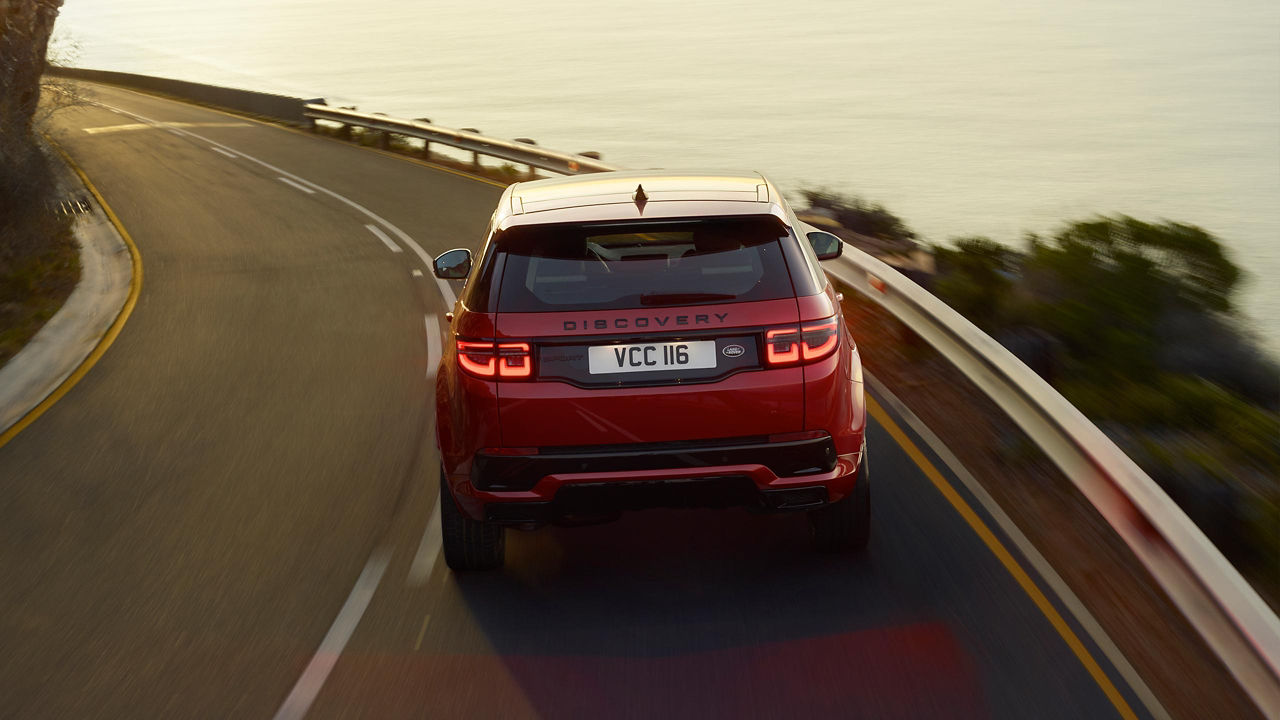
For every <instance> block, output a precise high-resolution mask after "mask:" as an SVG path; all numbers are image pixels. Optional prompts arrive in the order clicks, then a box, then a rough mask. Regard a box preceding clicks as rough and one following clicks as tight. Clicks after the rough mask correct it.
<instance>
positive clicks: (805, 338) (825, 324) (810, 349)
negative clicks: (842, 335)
mask: <svg viewBox="0 0 1280 720" xmlns="http://www.w3.org/2000/svg"><path fill="white" fill-rule="evenodd" d="M839 328H840V323H838V322H837V321H836V318H834V317H829V318H827V319H826V320H819V321H818V322H816V323H807V324H805V325H801V326H800V334H801V339H800V354H801V355H802V356H803V357H804V361H805V362H810V361H812V360H821V359H822V358H824V357H826V356H828V355H830V354H831V353H833V352H835V349H836V342H837V341H838V340H839V336H838V335H837V334H836V333H837V331H838V330H839Z"/></svg>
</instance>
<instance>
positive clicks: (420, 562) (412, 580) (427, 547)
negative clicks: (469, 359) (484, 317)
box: [405, 315, 441, 587]
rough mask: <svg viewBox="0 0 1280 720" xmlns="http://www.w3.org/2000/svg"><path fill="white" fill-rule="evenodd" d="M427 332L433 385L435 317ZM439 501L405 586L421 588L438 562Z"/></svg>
mask: <svg viewBox="0 0 1280 720" xmlns="http://www.w3.org/2000/svg"><path fill="white" fill-rule="evenodd" d="M424 324H425V325H426V330H427V381H428V383H429V384H431V385H434V384H435V383H434V382H431V381H433V380H435V377H436V366H437V365H438V364H439V363H440V347H441V345H440V320H439V319H438V318H437V317H436V316H435V315H427V316H426V318H425V323H424ZM440 549H441V538H440V501H439V500H438V499H437V500H436V504H435V507H433V508H432V509H431V517H430V518H429V519H428V520H427V529H426V530H424V531H423V533H422V540H421V541H419V542H418V552H417V553H416V554H414V556H413V564H412V565H410V566H409V575H408V576H407V577H406V578H405V584H407V585H408V586H409V587H421V586H423V585H426V584H427V581H428V580H430V579H431V572H432V571H433V570H435V569H436V563H437V562H438V561H439V560H440Z"/></svg>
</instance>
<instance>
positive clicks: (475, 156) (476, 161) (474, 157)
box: [458, 128, 480, 170]
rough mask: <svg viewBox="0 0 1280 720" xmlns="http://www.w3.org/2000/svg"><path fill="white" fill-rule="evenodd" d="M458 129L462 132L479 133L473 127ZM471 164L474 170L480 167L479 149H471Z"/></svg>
mask: <svg viewBox="0 0 1280 720" xmlns="http://www.w3.org/2000/svg"><path fill="white" fill-rule="evenodd" d="M458 129H459V130H461V131H462V132H469V133H475V134H476V135H479V134H480V131H479V130H477V129H475V128H458ZM471 166H472V167H474V168H475V169H476V170H479V169H480V151H479V150H472V151H471Z"/></svg>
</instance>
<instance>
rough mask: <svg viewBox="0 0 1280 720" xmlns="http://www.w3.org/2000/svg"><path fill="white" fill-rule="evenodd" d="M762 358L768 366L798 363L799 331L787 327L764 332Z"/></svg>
mask: <svg viewBox="0 0 1280 720" xmlns="http://www.w3.org/2000/svg"><path fill="white" fill-rule="evenodd" d="M764 357H765V360H767V361H768V362H769V364H770V365H791V364H793V363H798V362H800V331H799V330H796V329H795V328H794V327H789V328H778V329H775V330H769V331H767V332H765V334H764Z"/></svg>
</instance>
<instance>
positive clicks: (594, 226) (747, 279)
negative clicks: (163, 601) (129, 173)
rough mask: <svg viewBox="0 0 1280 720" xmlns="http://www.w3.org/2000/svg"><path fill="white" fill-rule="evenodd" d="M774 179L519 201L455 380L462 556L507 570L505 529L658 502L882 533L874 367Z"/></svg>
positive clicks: (440, 273) (589, 182)
mask: <svg viewBox="0 0 1280 720" xmlns="http://www.w3.org/2000/svg"><path fill="white" fill-rule="evenodd" d="M799 232H800V225H799V224H798V222H797V221H796V218H795V215H794V214H793V213H792V212H791V210H790V209H789V208H788V207H787V204H786V202H785V201H784V200H783V198H782V195H781V194H780V193H779V192H778V190H777V188H775V187H774V186H773V185H772V184H771V183H770V182H769V181H768V180H766V179H764V178H763V177H762V176H760V175H758V174H741V175H739V174H723V175H720V174H655V173H653V172H618V173H600V174H593V175H586V176H577V177H568V178H560V179H552V180H539V181H536V182H528V183H517V184H515V185H512V186H511V187H509V188H508V189H507V191H506V192H505V193H504V194H503V195H502V199H501V200H500V201H499V202H498V209H497V210H496V211H495V212H494V214H493V218H492V219H491V220H490V223H489V230H488V236H487V238H486V240H485V243H484V247H483V248H481V250H480V253H479V256H478V260H475V261H473V259H472V255H471V253H470V251H468V250H465V249H458V250H450V251H448V252H446V253H444V254H442V255H440V257H438V258H436V260H435V263H434V265H435V267H434V270H435V274H436V276H437V277H440V278H444V279H452V280H460V279H465V280H466V285H465V287H464V288H463V290H462V292H461V294H460V297H459V298H458V302H457V305H456V306H455V308H454V312H453V313H451V316H452V319H451V323H452V325H451V328H450V330H451V332H450V337H449V338H448V340H447V342H446V343H445V351H444V356H443V358H441V360H440V368H439V372H438V374H437V377H436V417H437V423H436V433H437V442H438V443H439V448H440V457H441V462H442V467H441V471H440V503H441V521H442V527H443V534H444V553H445V560H446V561H447V562H448V564H449V567H451V568H453V569H455V570H479V569H491V568H496V567H499V566H501V565H502V562H503V554H504V532H505V528H506V527H507V526H516V527H521V528H534V527H538V526H540V525H543V524H546V523H566V524H573V523H586V522H594V521H599V520H608V519H612V518H615V517H617V516H618V514H620V513H621V512H622V511H624V510H635V509H642V508H651V507H729V506H748V507H751V508H757V509H760V510H766V511H788V510H804V511H807V512H808V515H809V518H810V520H811V524H812V527H813V531H814V532H813V534H814V539H815V541H816V543H817V545H818V547H819V548H820V549H823V550H828V551H835V550H852V549H860V548H862V547H864V546H865V545H866V543H867V540H868V534H869V530H870V508H871V505H870V494H869V492H870V488H869V485H868V478H867V450H866V443H865V440H864V429H865V422H866V415H865V407H864V399H863V387H862V366H861V362H860V360H859V358H858V352H857V349H856V348H855V346H854V343H853V340H852V339H851V337H850V336H849V333H848V330H847V328H846V327H845V323H844V319H843V317H842V316H841V313H840V302H839V301H840V296H839V295H837V293H836V292H835V290H834V289H833V288H832V286H831V284H830V283H829V282H828V281H827V278H826V275H825V274H824V273H823V271H822V268H821V267H820V266H819V264H818V261H819V260H825V259H830V258H834V257H837V256H838V255H839V254H840V251H841V245H840V241H839V239H838V238H836V237H835V236H834V235H830V234H828V233H822V232H811V233H808V234H807V236H806V237H805V238H804V239H801V238H800V237H799V235H798V233H799Z"/></svg>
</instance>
